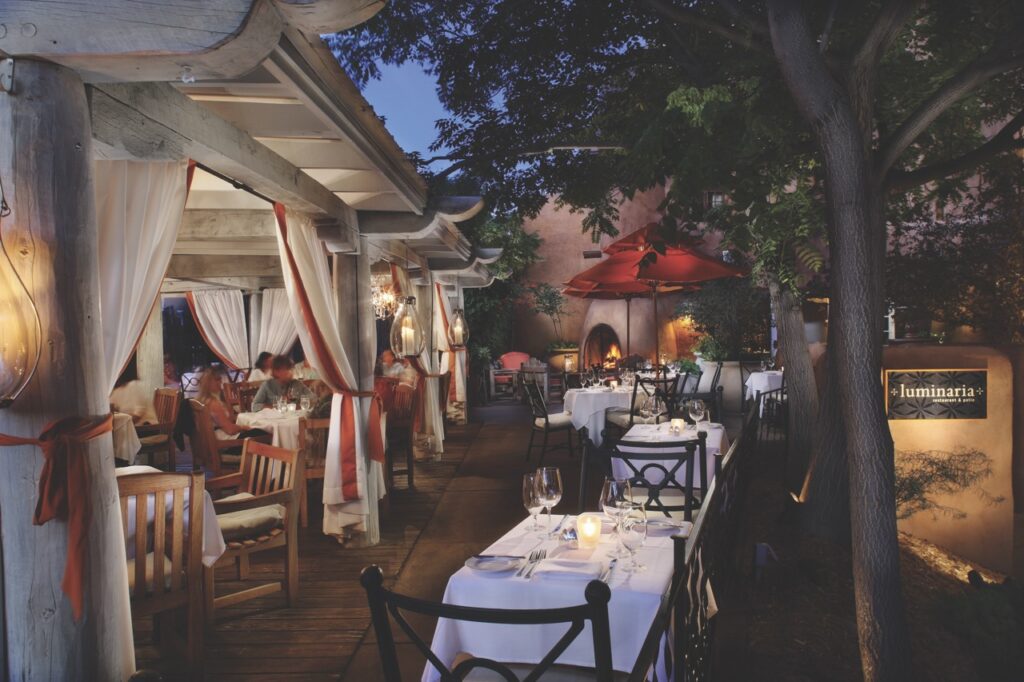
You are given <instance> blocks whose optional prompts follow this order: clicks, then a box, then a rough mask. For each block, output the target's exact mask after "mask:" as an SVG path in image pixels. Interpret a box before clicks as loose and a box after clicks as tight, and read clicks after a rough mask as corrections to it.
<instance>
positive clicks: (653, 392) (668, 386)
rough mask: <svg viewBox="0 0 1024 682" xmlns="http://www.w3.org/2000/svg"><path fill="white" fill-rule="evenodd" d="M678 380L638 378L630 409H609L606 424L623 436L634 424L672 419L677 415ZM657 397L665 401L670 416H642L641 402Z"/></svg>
mask: <svg viewBox="0 0 1024 682" xmlns="http://www.w3.org/2000/svg"><path fill="white" fill-rule="evenodd" d="M675 395H676V380H675V379H668V378H664V377H662V378H654V379H641V378H639V377H638V378H637V379H636V381H634V383H633V398H632V400H631V401H630V403H629V405H630V406H629V409H609V410H607V411H606V412H605V423H606V424H607V425H608V426H611V427H612V428H613V429H615V430H617V431H618V434H617V435H619V436H622V435H623V434H625V433H626V431H629V430H630V429H631V428H632V427H633V425H634V424H659V423H661V420H662V419H663V418H664V419H671V418H672V415H673V414H675V411H674V408H675ZM654 396H657V397H659V398H661V399H662V400H664V401H665V407H666V408H667V409H668V414H665V415H659V416H657V417H642V416H640V401H641V400H647V399H649V398H651V397H654Z"/></svg>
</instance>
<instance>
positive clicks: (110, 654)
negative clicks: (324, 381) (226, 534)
mask: <svg viewBox="0 0 1024 682" xmlns="http://www.w3.org/2000/svg"><path fill="white" fill-rule="evenodd" d="M91 141H92V137H91V131H90V124H89V113H88V108H87V106H86V101H85V90H84V87H83V85H82V82H81V80H80V79H79V78H78V76H77V75H76V74H75V73H74V72H73V71H70V70H68V69H66V68H64V67H61V66H57V65H54V64H50V63H47V62H39V61H31V60H28V59H24V60H18V62H17V64H16V66H15V77H14V91H13V94H8V93H0V177H2V179H3V185H4V189H5V190H6V193H7V199H8V201H9V202H10V204H11V209H12V213H11V215H10V216H9V217H8V218H5V219H4V220H3V237H4V242H5V244H6V245H7V248H8V252H9V253H10V255H11V258H12V260H13V261H14V263H15V267H16V268H17V269H18V272H19V274H20V275H21V276H22V278H23V279H24V280H25V282H26V284H27V286H28V287H29V290H30V293H31V294H32V295H33V296H34V298H35V302H36V305H37V306H38V309H39V317H40V320H41V322H42V332H43V334H42V343H43V351H42V358H41V360H40V363H39V368H38V370H37V371H36V374H35V377H34V379H33V380H32V382H31V384H30V386H29V387H28V389H27V390H26V391H25V393H24V394H23V395H22V396H21V398H20V399H19V400H18V401H17V402H16V403H15V404H14V406H13V407H11V408H9V409H7V410H0V432H3V433H7V434H10V435H15V436H28V437H35V436H37V435H38V434H39V433H40V432H41V431H42V430H43V428H44V426H46V424H47V423H49V422H50V421H52V420H54V419H57V418H60V417H67V416H72V415H74V416H97V415H102V414H105V413H107V412H108V411H109V406H108V403H107V386H106V382H107V371H108V370H107V368H106V367H105V366H104V359H103V346H102V344H103V334H102V333H101V330H100V318H99V312H100V304H99V281H98V277H97V261H96V257H97V256H96V251H97V245H98V239H97V228H96V211H95V205H94V197H93V186H92V175H91V174H92V144H91ZM87 450H88V455H87V457H88V475H89V478H90V480H89V482H88V483H89V489H90V501H91V504H92V520H91V523H90V525H89V552H88V559H87V566H86V582H85V612H84V614H83V617H82V619H81V621H80V622H77V623H76V622H75V621H74V619H73V617H72V609H71V604H70V602H69V601H68V599H67V597H65V595H64V593H63V592H62V591H61V587H60V584H61V579H62V577H63V574H64V562H65V559H66V555H67V526H66V524H64V523H61V522H58V521H51V522H50V523H48V524H46V525H45V526H42V527H36V526H33V525H32V513H33V510H34V508H35V504H36V496H37V492H38V491H37V486H38V482H39V473H40V469H41V467H42V463H43V456H42V453H41V452H40V450H39V448H37V447H7V448H0V524H2V529H3V580H4V605H3V606H4V611H3V621H4V623H3V624H4V635H5V639H6V645H7V652H6V653H7V656H6V666H7V670H6V678H7V679H11V680H123V679H125V678H127V677H128V675H129V674H130V673H131V672H132V671H133V669H134V667H135V656H134V649H133V645H132V630H131V616H130V611H129V602H128V575H127V568H126V565H125V551H124V539H123V537H122V531H121V514H120V508H119V504H118V496H117V485H116V482H115V479H114V458H113V448H112V445H111V439H110V435H109V434H107V435H104V436H102V437H100V438H97V439H95V440H93V441H92V442H91V443H90V444H89V446H88V449H87Z"/></svg>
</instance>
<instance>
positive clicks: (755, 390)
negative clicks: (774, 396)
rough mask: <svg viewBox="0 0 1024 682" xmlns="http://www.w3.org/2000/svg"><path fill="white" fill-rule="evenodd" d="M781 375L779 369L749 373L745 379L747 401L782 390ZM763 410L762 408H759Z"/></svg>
mask: <svg viewBox="0 0 1024 682" xmlns="http://www.w3.org/2000/svg"><path fill="white" fill-rule="evenodd" d="M782 382H783V373H782V370H781V369H773V370H768V371H765V372H751V373H750V376H748V377H747V383H746V387H747V400H753V399H754V398H756V397H757V395H758V394H759V393H767V392H768V391H777V390H778V389H780V388H782ZM761 409H762V410H764V406H763V405H762V406H761Z"/></svg>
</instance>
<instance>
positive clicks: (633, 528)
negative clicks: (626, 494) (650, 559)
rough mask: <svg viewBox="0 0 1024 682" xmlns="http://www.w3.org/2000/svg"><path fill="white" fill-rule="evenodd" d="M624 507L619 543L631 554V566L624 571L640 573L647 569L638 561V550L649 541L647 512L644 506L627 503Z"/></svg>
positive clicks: (627, 566) (628, 565)
mask: <svg viewBox="0 0 1024 682" xmlns="http://www.w3.org/2000/svg"><path fill="white" fill-rule="evenodd" d="M622 506H623V517H622V522H621V524H620V526H621V530H620V532H619V542H620V543H621V544H622V546H623V547H624V548H625V549H626V551H627V552H629V559H630V562H629V564H627V565H626V567H625V568H623V569H622V570H623V571H625V572H626V573H639V572H640V571H643V570H645V569H646V568H647V567H646V566H644V565H643V564H641V563H640V562H639V561H637V559H636V553H637V550H639V549H640V548H641V547H643V546H644V542H646V541H647V510H646V509H644V506H643V505H642V504H637V503H635V502H627V503H625V504H623V505H622Z"/></svg>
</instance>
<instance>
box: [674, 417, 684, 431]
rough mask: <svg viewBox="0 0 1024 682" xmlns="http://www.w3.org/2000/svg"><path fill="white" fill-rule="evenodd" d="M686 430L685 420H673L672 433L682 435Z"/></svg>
mask: <svg viewBox="0 0 1024 682" xmlns="http://www.w3.org/2000/svg"><path fill="white" fill-rule="evenodd" d="M685 428H686V420H685V419H673V420H672V431H673V432H675V433H682V432H683V429H685Z"/></svg>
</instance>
